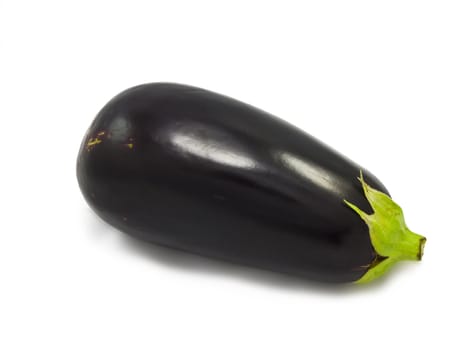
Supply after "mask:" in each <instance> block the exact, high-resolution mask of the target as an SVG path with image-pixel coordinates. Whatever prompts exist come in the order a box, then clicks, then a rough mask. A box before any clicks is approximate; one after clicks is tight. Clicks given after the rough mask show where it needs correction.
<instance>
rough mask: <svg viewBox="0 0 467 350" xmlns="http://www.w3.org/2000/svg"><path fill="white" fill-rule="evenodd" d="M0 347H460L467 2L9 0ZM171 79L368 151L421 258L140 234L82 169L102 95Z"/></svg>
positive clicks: (0, 101) (4, 46)
mask: <svg viewBox="0 0 467 350" xmlns="http://www.w3.org/2000/svg"><path fill="white" fill-rule="evenodd" d="M0 35H1V37H0V38H1V42H0V45H1V47H0V118H1V119H0V120H1V124H0V125H1V129H0V130H1V143H0V161H1V163H0V164H1V169H2V170H1V172H0V178H1V189H0V208H1V221H2V224H1V232H0V348H1V349H5V350H6V349H8V350H10V349H48V350H51V349H80V350H82V349H99V350H100V349H112V350H115V349H235V350H239V349H343V348H345V349H348V348H358V349H374V348H378V349H395V348H400V349H409V348H420V349H423V348H425V349H426V348H427V347H430V348H444V349H465V348H466V346H467V341H466V340H465V329H466V326H465V319H464V318H465V314H466V312H467V306H466V305H467V302H466V295H467V287H466V286H465V284H464V281H465V276H466V263H465V249H466V243H467V232H466V231H467V229H466V226H467V225H466V208H467V190H466V188H465V179H466V176H467V173H466V170H465V169H466V167H465V166H464V165H465V163H466V155H465V152H466V150H467V147H466V146H467V141H466V139H465V133H466V131H465V130H466V128H465V124H463V123H464V120H465V118H466V116H467V99H466V96H467V4H466V2H465V1H426V0H425V1H407V0H404V1H384V2H383V1H320V2H312V1H302V2H295V1H282V2H275V1H252V0H250V1H246V2H242V1H238V0H237V1H231V2H228V1H211V2H208V1H200V0H197V1H186V2H182V1H174V0H172V1H50V0H41V1H21V0H0ZM152 81H171V82H179V83H185V84H191V85H196V86H200V87H203V88H206V89H210V90H214V91H217V92H220V93H223V94H226V95H229V96H232V97H234V98H237V99H240V100H243V101H245V102H248V103H250V104H253V105H255V106H257V107H259V108H261V109H264V110H266V111H269V112H271V113H273V114H275V115H278V116H280V117H281V118H284V119H286V120H288V121H289V122H291V123H293V124H296V125H297V126H299V127H301V128H303V129H305V130H306V131H308V132H309V133H311V134H313V135H314V136H316V137H318V138H319V139H321V140H323V141H324V142H326V143H328V144H330V145H331V146H332V147H334V148H336V149H338V150H340V151H341V152H342V153H344V154H346V155H347V156H349V157H350V158H352V159H354V160H355V161H357V162H358V163H360V164H362V165H363V166H365V167H367V168H368V169H370V170H371V171H372V172H373V173H374V174H376V175H377V176H378V177H379V178H380V179H381V180H382V181H383V182H384V183H385V185H386V186H387V187H388V188H389V189H390V191H391V193H392V195H393V197H394V198H395V199H396V201H397V202H399V203H400V204H401V206H402V207H403V208H404V210H405V213H406V218H407V221H408V224H409V227H411V229H412V230H414V231H416V232H420V233H422V234H424V235H426V236H427V237H428V242H427V245H426V251H425V257H424V260H423V261H422V262H421V263H401V264H399V266H397V267H395V268H394V269H393V270H392V271H391V273H389V274H388V276H387V277H386V278H383V279H382V280H380V281H377V282H374V283H373V284H371V285H368V286H364V287H362V286H344V287H336V286H326V285H322V284H317V283H313V282H309V281H305V280H302V279H298V278H294V277H289V276H284V275H279V274H275V273H272V272H264V271H258V270H255V269H250V268H244V267H239V266H235V265H231V264H227V263H221V262H217V261H211V260H208V259H204V258H200V257H196V256H191V255H189V254H184V253H178V252H173V251H171V250H168V249H164V248H160V247H155V246H151V245H148V244H145V243H141V242H137V241H135V240H133V239H131V238H128V237H126V236H124V235H123V234H122V233H120V232H118V231H116V230H114V229H112V228H111V227H109V226H108V225H106V224H104V223H103V222H101V221H100V220H99V219H98V218H97V217H96V216H95V215H94V214H93V212H92V211H91V210H90V209H89V208H88V206H87V205H86V203H85V202H84V200H83V198H82V195H81V193H80V191H79V188H78V185H77V181H76V177H75V161H76V157H77V152H78V148H79V145H80V142H81V138H82V137H83V135H84V133H85V131H86V129H87V127H88V126H89V124H90V123H91V121H92V119H93V117H94V116H95V114H96V113H97V112H98V111H99V109H100V108H101V107H102V106H103V105H104V104H105V103H106V102H107V101H108V100H109V99H110V98H111V97H113V96H114V95H115V94H117V93H118V92H120V91H121V90H123V89H125V88H127V87H130V86H132V85H136V84H140V83H144V82H152Z"/></svg>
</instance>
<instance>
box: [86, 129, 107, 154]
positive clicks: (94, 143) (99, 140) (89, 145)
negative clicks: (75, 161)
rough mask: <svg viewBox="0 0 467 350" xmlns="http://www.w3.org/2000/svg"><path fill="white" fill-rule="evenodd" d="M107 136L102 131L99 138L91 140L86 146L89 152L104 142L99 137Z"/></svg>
mask: <svg viewBox="0 0 467 350" xmlns="http://www.w3.org/2000/svg"><path fill="white" fill-rule="evenodd" d="M103 135H105V131H100V132H98V133H97V137H95V138H92V137H91V138H90V139H89V141H88V143H87V144H86V149H87V150H88V152H89V151H90V150H91V149H92V148H93V147H94V146H95V145H98V144H99V143H101V142H102V140H101V139H100V138H99V136H103Z"/></svg>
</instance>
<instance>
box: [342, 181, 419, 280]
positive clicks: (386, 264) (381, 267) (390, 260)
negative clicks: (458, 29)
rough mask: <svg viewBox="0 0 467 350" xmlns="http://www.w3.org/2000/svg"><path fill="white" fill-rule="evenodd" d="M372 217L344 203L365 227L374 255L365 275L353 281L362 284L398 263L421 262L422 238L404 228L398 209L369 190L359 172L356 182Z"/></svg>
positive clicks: (379, 194)
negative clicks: (402, 261)
mask: <svg viewBox="0 0 467 350" xmlns="http://www.w3.org/2000/svg"><path fill="white" fill-rule="evenodd" d="M358 179H359V180H360V183H361V184H362V187H363V191H364V193H365V197H366V199H367V200H368V202H369V203H370V205H371V207H372V209H373V212H374V213H373V214H367V213H365V212H364V211H362V210H361V209H360V208H358V207H357V206H355V205H354V204H352V203H350V202H348V201H347V200H345V199H344V202H345V204H347V205H348V206H349V207H350V208H352V209H353V210H354V211H355V212H356V213H357V214H358V215H359V216H360V217H361V218H362V220H363V221H365V223H366V224H367V225H368V228H369V232H370V240H371V243H372V245H373V248H374V249H375V251H376V253H377V255H378V256H377V257H376V259H375V260H374V261H373V263H372V264H371V265H370V267H369V268H368V270H367V272H366V273H365V274H364V275H363V276H362V277H361V278H360V279H359V280H357V281H356V283H366V282H370V281H372V280H374V279H375V278H378V277H379V276H381V275H383V274H384V273H385V272H386V271H387V270H388V269H389V268H390V267H391V266H392V265H394V264H395V263H396V262H398V261H400V260H421V259H422V255H423V247H424V245H425V242H426V238H425V237H423V236H421V235H419V234H416V233H414V232H412V231H410V230H409V229H408V227H407V225H406V224H405V220H404V214H403V213H402V209H401V208H400V207H399V205H397V203H395V202H394V201H393V200H392V199H391V198H390V197H389V196H388V195H386V194H385V193H383V192H380V191H378V190H376V189H374V188H372V187H371V186H369V185H368V184H367V183H366V182H365V181H364V180H363V175H362V172H360V177H359V178H358Z"/></svg>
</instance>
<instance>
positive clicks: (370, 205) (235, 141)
mask: <svg viewBox="0 0 467 350" xmlns="http://www.w3.org/2000/svg"><path fill="white" fill-rule="evenodd" d="M77 177H78V182H79V186H80V188H81V191H82V193H83V195H84V197H85V199H86V201H87V202H88V204H89V205H90V207H91V208H92V209H93V210H94V211H95V212H96V213H97V215H99V216H100V217H101V218H102V219H103V220H104V221H106V222H107V223H109V224H110V225H112V226H114V227H115V228H117V229H119V230H121V231H123V232H125V233H127V234H130V235H132V236H134V237H137V238H139V239H142V240H145V241H149V242H153V243H156V244H160V245H164V246H168V247H172V248H176V249H180V250H184V251H188V252H192V253H195V254H199V255H204V256H208V257H213V258H218V259H223V260H228V261H231V262H235V263H239V264H244V265H249V266H254V267H258V268H262V269H268V270H273V271H278V272H282V273H287V274H293V275H297V276H303V277H305V278H309V279H313V280H317V281H325V282H368V281H371V280H373V279H375V278H377V277H379V276H381V275H382V274H384V272H386V270H387V269H388V268H389V267H391V266H392V265H393V264H394V263H395V262H397V261H399V260H420V259H421V257H422V254H423V246H424V243H425V241H426V239H425V238H424V237H423V236H420V235H418V234H415V233H413V232H411V231H410V230H409V229H408V228H407V226H406V225H405V223H404V217H403V213H402V210H401V208H400V207H399V206H398V205H397V204H396V203H395V202H394V201H393V200H392V199H391V197H390V195H389V192H388V190H387V189H386V188H385V187H384V185H383V184H382V183H381V182H380V181H379V180H378V179H377V178H376V177H375V176H374V175H372V174H371V173H370V172H369V171H368V170H366V169H364V168H362V167H361V166H360V165H357V164H356V163H354V162H353V161H351V160H349V159H348V158H346V157H344V156H342V155H341V154H340V153H338V152H337V151H335V150H333V149H332V148H330V147H328V146H327V145H325V144H324V143H322V142H320V141H319V140H317V139H316V138H314V137H312V136H310V135H308V134H307V133H305V132H304V131H302V130H300V129H298V128H296V127H294V126H292V125H290V124H288V123H287V122H285V121H283V120H281V119H279V118H277V117H274V116H272V115H270V114H268V113H266V112H264V111H262V110H259V109H257V108H255V107H252V106H250V105H248V104H245V103H242V102H240V101H237V100H234V99H232V98H229V97H226V96H223V95H220V94H217V93H214V92H210V91H207V90H203V89H200V88H196V87H192V86H186V85H180V84H172V83H152V84H145V85H140V86H136V87H133V88H130V89H128V90H126V91H123V92H122V93H120V94H119V95H117V96H116V97H114V98H113V99H112V100H111V101H110V102H108V103H107V104H106V105H105V106H104V107H103V109H102V110H101V111H100V112H99V113H98V114H97V116H96V118H95V119H94V121H93V122H92V124H91V126H90V128H89V129H88V131H87V133H86V135H85V136H84V140H83V142H82V144H81V147H80V150H79V155H78V161H77Z"/></svg>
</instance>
